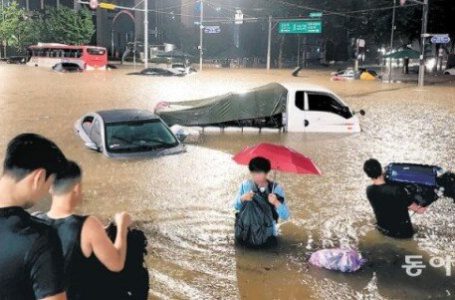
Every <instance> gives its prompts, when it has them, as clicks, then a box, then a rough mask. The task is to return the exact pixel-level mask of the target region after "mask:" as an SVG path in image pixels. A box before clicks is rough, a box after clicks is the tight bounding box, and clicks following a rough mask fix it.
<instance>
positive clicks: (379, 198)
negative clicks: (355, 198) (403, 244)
mask: <svg viewBox="0 0 455 300" xmlns="http://www.w3.org/2000/svg"><path fill="white" fill-rule="evenodd" d="M363 170H364V171H365V173H366V174H367V176H368V177H370V178H371V179H372V181H373V184H372V185H370V186H368V187H367V198H368V200H369V201H370V204H371V207H372V208H373V212H374V214H375V216H376V227H377V229H378V230H379V231H380V232H381V233H383V234H385V235H387V236H390V237H394V238H411V237H412V236H413V234H414V229H413V227H412V223H411V218H410V217H409V210H411V211H415V212H416V213H423V212H425V208H424V207H421V206H419V205H417V204H416V203H413V202H412V201H411V200H410V199H409V197H408V196H407V193H406V191H405V190H404V189H403V188H402V187H400V186H397V185H390V184H387V183H386V181H385V177H384V172H383V169H382V166H381V164H380V163H379V161H377V160H376V159H369V160H367V161H366V162H365V163H364V166H363Z"/></svg>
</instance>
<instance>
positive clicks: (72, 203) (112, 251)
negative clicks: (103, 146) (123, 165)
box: [35, 161, 131, 300]
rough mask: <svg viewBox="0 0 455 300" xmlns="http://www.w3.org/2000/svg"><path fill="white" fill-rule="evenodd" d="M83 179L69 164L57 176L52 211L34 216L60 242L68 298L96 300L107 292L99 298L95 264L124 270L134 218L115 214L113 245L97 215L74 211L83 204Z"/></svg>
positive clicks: (110, 268) (78, 168)
mask: <svg viewBox="0 0 455 300" xmlns="http://www.w3.org/2000/svg"><path fill="white" fill-rule="evenodd" d="M81 180H82V171H81V169H80V167H79V166H78V164H77V163H75V162H73V161H68V163H67V165H66V166H65V167H64V168H62V170H61V171H60V172H59V173H57V175H56V178H55V180H54V183H53V185H52V187H51V195H52V206H51V209H50V210H49V212H47V213H38V214H35V215H36V216H37V217H38V218H40V219H41V220H42V221H43V222H44V223H45V224H48V225H50V226H51V227H53V228H54V229H55V230H56V231H57V234H58V236H59V238H60V240H61V243H62V248H63V256H64V260H65V263H64V266H65V283H66V287H67V294H68V299H69V300H76V299H78V300H92V299H96V300H97V299H101V297H104V296H106V293H107V291H103V290H100V291H99V292H100V296H96V295H97V294H95V291H96V290H97V289H99V286H97V282H98V281H99V280H98V279H99V278H94V274H96V272H94V271H95V268H96V265H95V264H96V263H97V262H98V261H99V262H101V264H102V265H104V267H106V268H107V269H108V270H110V271H112V272H120V271H121V270H123V268H124V265H125V260H126V251H127V233H128V226H129V225H130V224H131V217H130V216H129V214H127V213H124V212H123V213H118V214H116V216H115V222H116V225H117V228H118V229H119V230H117V235H116V239H115V242H114V243H112V242H111V240H110V239H109V237H108V235H107V233H106V230H105V229H104V227H103V225H102V223H101V221H99V220H98V219H97V218H96V217H94V216H81V215H77V214H76V212H75V210H76V207H77V206H78V205H79V204H80V203H81V202H82V182H81ZM95 258H96V260H95ZM95 276H96V275H95ZM96 292H98V291H96ZM110 299H114V298H110ZM115 299H117V298H115ZM121 299H125V298H121ZM128 299H129V298H128Z"/></svg>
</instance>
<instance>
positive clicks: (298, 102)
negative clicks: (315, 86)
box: [295, 91, 305, 110]
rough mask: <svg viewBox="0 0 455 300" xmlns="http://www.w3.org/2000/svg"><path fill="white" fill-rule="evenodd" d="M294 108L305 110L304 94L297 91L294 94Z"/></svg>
mask: <svg viewBox="0 0 455 300" xmlns="http://www.w3.org/2000/svg"><path fill="white" fill-rule="evenodd" d="M295 106H297V108H299V109H300V110H304V109H305V92H303V91H298V92H296V93H295Z"/></svg>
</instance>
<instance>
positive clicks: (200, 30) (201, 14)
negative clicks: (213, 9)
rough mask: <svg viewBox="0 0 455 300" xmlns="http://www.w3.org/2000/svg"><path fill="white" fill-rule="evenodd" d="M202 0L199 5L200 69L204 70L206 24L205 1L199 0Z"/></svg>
mask: <svg viewBox="0 0 455 300" xmlns="http://www.w3.org/2000/svg"><path fill="white" fill-rule="evenodd" d="M199 1H200V3H201V4H200V7H199V10H200V12H199V13H200V14H199V71H202V55H203V51H202V45H203V39H204V25H203V22H204V2H203V0H199Z"/></svg>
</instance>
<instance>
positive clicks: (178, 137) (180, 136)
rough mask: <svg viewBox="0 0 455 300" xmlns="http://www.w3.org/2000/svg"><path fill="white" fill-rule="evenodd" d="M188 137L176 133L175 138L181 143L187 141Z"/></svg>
mask: <svg viewBox="0 0 455 300" xmlns="http://www.w3.org/2000/svg"><path fill="white" fill-rule="evenodd" d="M187 136H188V135H186V134H184V133H179V132H177V133H175V137H176V138H177V139H178V140H179V141H180V142H182V143H183V142H184V141H185V140H186V138H187Z"/></svg>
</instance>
